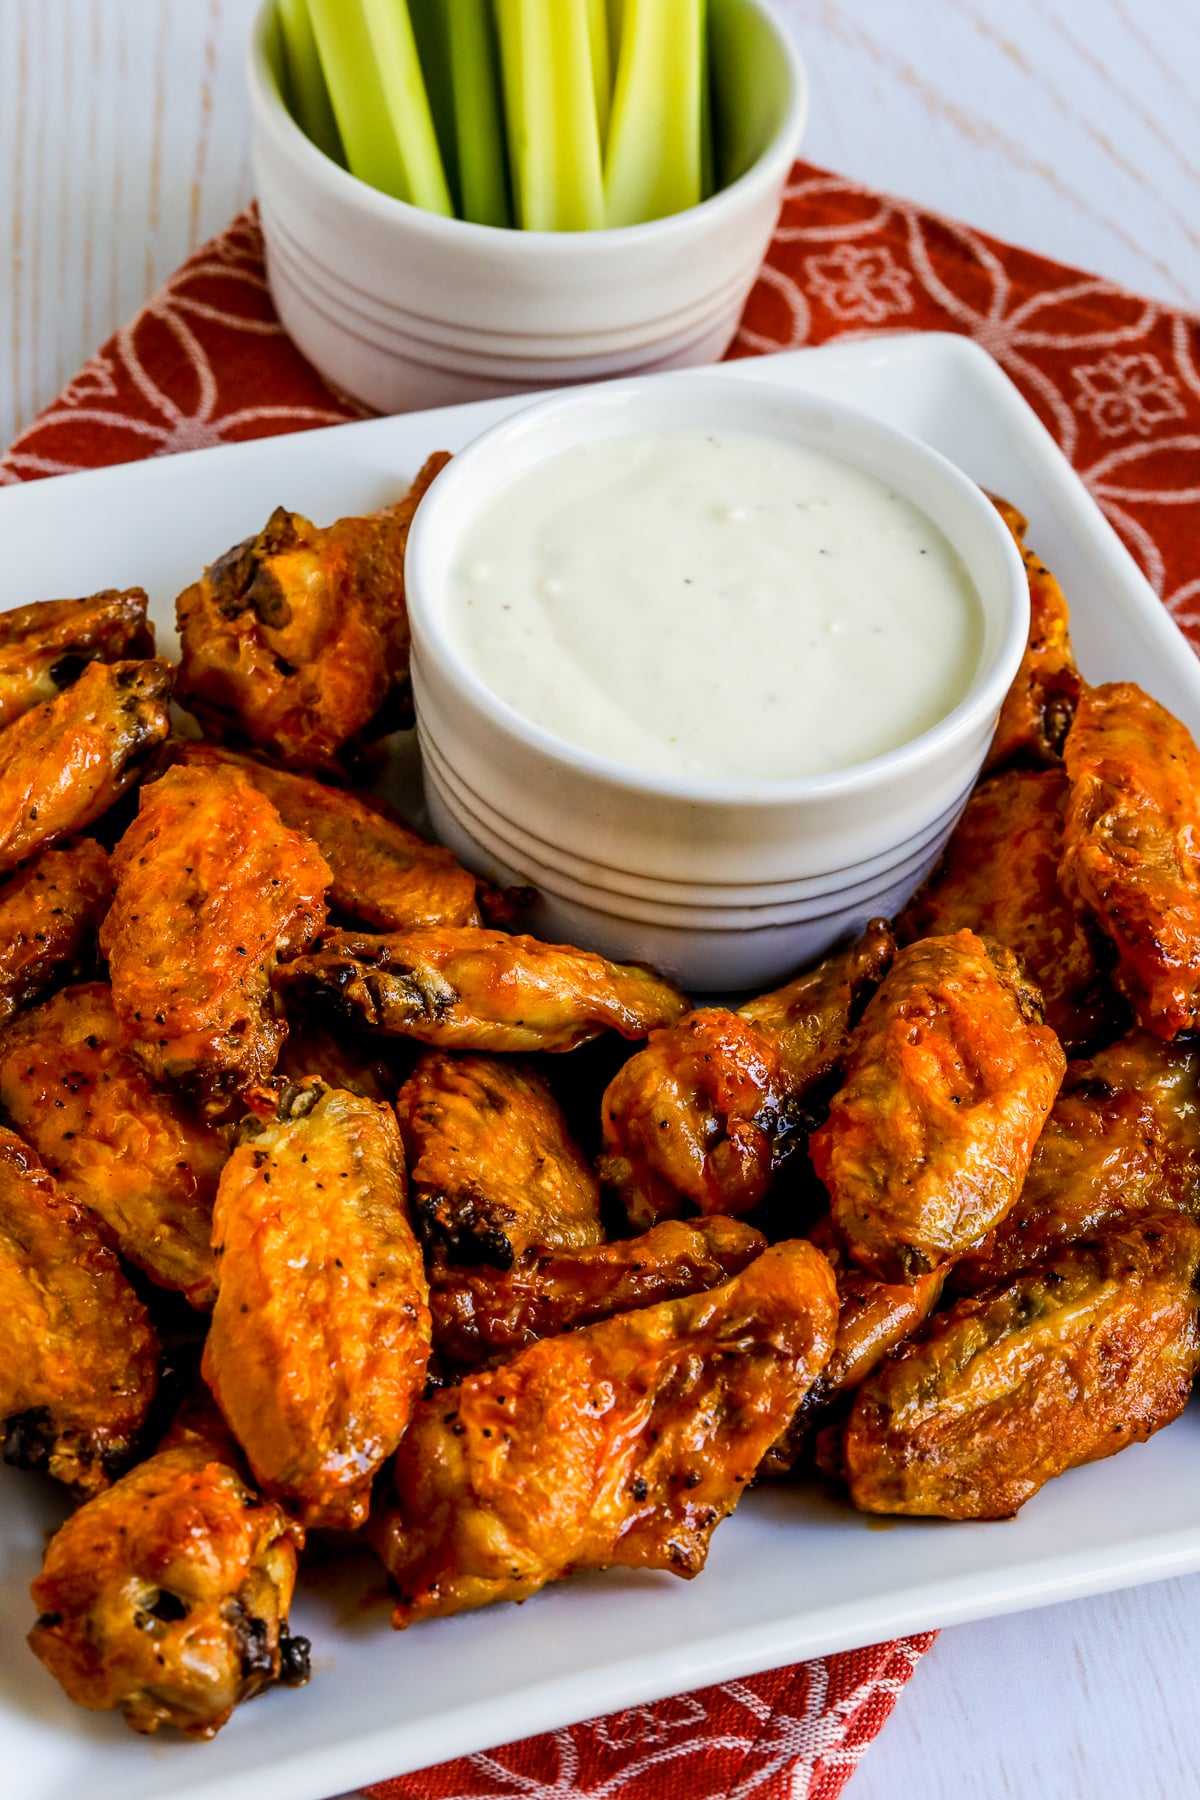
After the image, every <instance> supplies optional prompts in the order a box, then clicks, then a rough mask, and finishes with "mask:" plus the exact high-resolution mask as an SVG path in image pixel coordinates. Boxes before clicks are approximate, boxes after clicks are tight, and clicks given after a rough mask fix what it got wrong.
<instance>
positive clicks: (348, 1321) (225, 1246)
mask: <svg viewBox="0 0 1200 1800" xmlns="http://www.w3.org/2000/svg"><path fill="white" fill-rule="evenodd" d="M270 1098H272V1099H273V1097H270ZM263 1099H264V1101H266V1100H267V1099H268V1097H267V1096H265V1095H264V1096H263ZM213 1237H214V1242H215V1244H216V1245H217V1255H218V1258H219V1262H220V1269H221V1285H220V1289H219V1291H218V1294H217V1304H216V1308H215V1310H214V1312H213V1322H212V1329H211V1331H210V1332H209V1335H208V1340H207V1343H206V1344H205V1349H204V1376H205V1380H206V1381H207V1382H208V1383H209V1386H210V1387H211V1388H212V1390H213V1392H214V1394H215V1395H216V1397H217V1400H218V1403H219V1404H220V1407H221V1411H222V1412H223V1413H224V1415H225V1417H226V1419H227V1420H228V1421H229V1424H230V1426H231V1427H232V1429H233V1431H234V1432H235V1433H236V1435H237V1439H238V1442H239V1443H240V1444H241V1446H242V1448H243V1449H244V1451H245V1453H246V1458H247V1460H248V1462H249V1464H250V1467H251V1468H252V1470H253V1471H254V1474H255V1477H256V1479H257V1480H258V1481H259V1482H260V1483H261V1484H262V1486H263V1488H264V1490H265V1491H266V1492H267V1493H270V1494H274V1495H275V1496H276V1497H277V1498H279V1499H280V1500H281V1501H283V1502H284V1504H286V1505H287V1506H288V1507H289V1509H290V1510H293V1511H294V1512H295V1513H296V1514H297V1516H298V1517H299V1518H300V1519H301V1520H302V1521H303V1523H304V1524H306V1525H327V1526H343V1527H348V1528H349V1527H353V1526H355V1525H360V1524H362V1523H363V1521H364V1520H365V1518H366V1516H367V1507H368V1504H369V1500H370V1492H371V1481H372V1478H373V1477H374V1475H375V1473H376V1471H377V1470H378V1469H379V1467H380V1465H381V1464H382V1463H383V1462H384V1460H385V1459H386V1458H387V1457H389V1456H390V1455H391V1453H392V1451H393V1450H394V1449H395V1448H396V1445H397V1443H398V1442H399V1441H400V1438H401V1436H402V1434H403V1432H404V1428H405V1426H406V1425H407V1423H408V1420H409V1416H410V1413H411V1411H412V1407H413V1403H414V1401H415V1400H416V1398H417V1396H418V1395H419V1394H420V1393H421V1391H422V1389H423V1387H424V1384H425V1365H426V1363H427V1361H428V1359H429V1348H430V1332H429V1306H428V1287H427V1284H426V1280H425V1270H424V1268H423V1266H422V1263H421V1253H420V1250H419V1248H418V1246H417V1242H416V1239H415V1237H414V1236H413V1231H412V1227H411V1225H410V1224H409V1218H408V1208H407V1204H406V1196H405V1178H404V1146H403V1144H402V1143H401V1141H400V1133H399V1130H398V1128H397V1126H396V1121H395V1118H394V1117H393V1115H392V1113H391V1111H390V1109H389V1108H387V1107H383V1106H377V1105H375V1104H374V1102H372V1101H370V1100H363V1099H361V1098H360V1097H359V1096H358V1095H356V1094H348V1093H344V1092H340V1091H339V1090H337V1089H335V1088H326V1087H325V1086H324V1085H323V1084H322V1083H320V1082H311V1083H309V1084H308V1085H307V1086H305V1087H302V1088H290V1089H285V1091H284V1093H283V1094H282V1095H281V1096H280V1098H279V1103H278V1109H277V1112H276V1114H275V1116H274V1117H273V1118H269V1119H259V1118H254V1119H251V1120H249V1121H247V1123H246V1124H245V1125H244V1126H243V1128H242V1137H241V1143H240V1144H239V1146H238V1148H237V1149H235V1150H234V1152H233V1155H232V1156H231V1158H230V1160H229V1163H228V1164H227V1166H226V1169H225V1172H224V1174H223V1175H222V1177H221V1186H220V1190H219V1192H218V1195H217V1205H216V1212H215V1216H214V1220H213Z"/></svg>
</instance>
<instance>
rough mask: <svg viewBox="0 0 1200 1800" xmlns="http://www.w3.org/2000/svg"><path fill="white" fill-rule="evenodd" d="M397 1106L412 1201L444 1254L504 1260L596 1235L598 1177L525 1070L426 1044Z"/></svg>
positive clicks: (537, 1079) (536, 1078)
mask: <svg viewBox="0 0 1200 1800" xmlns="http://www.w3.org/2000/svg"><path fill="white" fill-rule="evenodd" d="M396 1115H397V1117H398V1119H399V1121H400V1130H401V1132H402V1134H403V1137H404V1144H405V1149H406V1150H407V1152H408V1163H409V1171H410V1175H411V1179H412V1191H413V1210H414V1212H415V1213H416V1216H417V1219H418V1220H419V1222H420V1225H421V1228H422V1231H423V1233H424V1235H425V1238H426V1240H427V1242H429V1243H430V1244H431V1245H434V1246H436V1247H437V1249H438V1251H439V1253H440V1254H441V1255H442V1256H444V1257H446V1258H448V1259H449V1260H450V1261H452V1262H456V1261H457V1262H487V1263H491V1264H492V1265H493V1266H494V1267H496V1268H499V1269H506V1268H509V1267H510V1266H511V1265H512V1262H513V1260H514V1258H515V1257H518V1256H519V1255H520V1254H521V1253H522V1251H524V1250H526V1249H528V1248H529V1247H530V1246H531V1245H535V1244H536V1245H542V1246H545V1247H547V1248H551V1249H568V1250H580V1249H583V1248H584V1247H585V1246H586V1245H589V1244H599V1243H601V1242H602V1241H603V1237H604V1233H603V1231H602V1230H601V1228H600V1189H599V1186H598V1185H597V1182H596V1178H595V1176H594V1175H593V1174H592V1171H591V1169H590V1168H589V1166H588V1164H587V1162H586V1161H585V1160H584V1157H583V1155H582V1154H581V1152H580V1151H579V1150H578V1149H577V1148H576V1146H575V1145H574V1144H573V1143H572V1141H571V1138H570V1136H569V1134H568V1131H567V1124H566V1120H565V1119H564V1118H563V1115H562V1111H561V1109H560V1108H559V1106H558V1104H557V1102H556V1101H555V1099H554V1096H553V1095H552V1094H551V1092H550V1089H549V1088H548V1087H547V1085H546V1083H545V1081H544V1080H543V1079H542V1077H541V1076H540V1075H537V1074H535V1073H534V1072H533V1071H532V1070H530V1069H528V1068H525V1067H522V1065H521V1064H519V1063H514V1062H506V1061H504V1060H503V1059H501V1058H500V1057H490V1056H459V1057H454V1056H447V1055H445V1054H444V1053H443V1052H441V1051H432V1052H430V1053H429V1054H427V1055H425V1056H423V1057H422V1058H421V1060H420V1062H419V1063H418V1064H417V1066H416V1068H415V1069H414V1071H413V1073H412V1074H411V1075H410V1077H409V1079H408V1080H407V1081H406V1082H405V1084H404V1086H403V1087H402V1088H401V1090H400V1097H399V1099H398V1100H397V1102H396Z"/></svg>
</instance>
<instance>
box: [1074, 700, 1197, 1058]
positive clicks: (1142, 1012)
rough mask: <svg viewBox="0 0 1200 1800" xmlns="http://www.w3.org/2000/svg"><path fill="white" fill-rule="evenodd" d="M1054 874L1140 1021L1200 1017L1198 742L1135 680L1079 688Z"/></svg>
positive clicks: (1161, 1030)
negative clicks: (1092, 929) (1079, 908)
mask: <svg viewBox="0 0 1200 1800" xmlns="http://www.w3.org/2000/svg"><path fill="white" fill-rule="evenodd" d="M1065 754H1066V764H1067V774H1068V775H1069V777H1070V781H1071V791H1070V797H1069V799H1068V802H1067V812H1066V834H1065V853H1064V856H1063V865H1062V874H1063V881H1064V884H1065V886H1066V889H1067V892H1068V893H1069V894H1071V895H1072V896H1074V897H1077V898H1078V899H1079V900H1080V901H1081V902H1082V903H1083V905H1084V906H1086V907H1087V908H1088V909H1089V910H1090V911H1091V913H1092V914H1093V916H1094V917H1095V919H1096V922H1097V924H1098V925H1099V926H1100V929H1101V930H1102V931H1104V932H1106V933H1107V935H1108V936H1109V937H1110V938H1111V939H1112V941H1113V943H1114V944H1115V945H1116V948H1117V975H1116V980H1117V985H1118V986H1119V987H1120V988H1121V991H1122V992H1123V993H1124V994H1125V995H1126V997H1127V998H1128V1000H1129V1001H1130V1003H1131V1005H1132V1006H1133V1008H1134V1010H1135V1012H1136V1013H1137V1016H1138V1020H1139V1022H1140V1023H1141V1024H1142V1025H1146V1026H1148V1027H1149V1029H1150V1030H1151V1031H1156V1032H1157V1033H1158V1035H1159V1036H1160V1037H1164V1038H1171V1037H1175V1036H1176V1035H1177V1034H1178V1033H1179V1032H1181V1031H1194V1030H1195V1029H1196V1027H1197V1025H1200V750H1197V748H1196V745H1195V742H1194V741H1193V739H1192V736H1191V734H1190V733H1189V732H1188V731H1187V729H1186V728H1185V727H1184V726H1183V725H1181V724H1180V722H1179V720H1178V719H1175V718H1173V717H1172V716H1171V714H1170V713H1169V712H1168V711H1167V710H1166V708H1165V707H1163V706H1160V705H1159V704H1158V702H1157V701H1156V700H1152V699H1151V698H1150V696H1149V695H1148V694H1144V693H1143V692H1142V690H1141V688H1139V687H1135V686H1134V684H1133V683H1132V682H1129V681H1118V682H1110V683H1109V684H1108V685H1107V686H1105V687H1099V688H1092V689H1090V690H1089V692H1088V693H1087V694H1085V695H1084V697H1083V699H1082V700H1081V702H1080V705H1079V711H1078V713H1077V714H1076V717H1075V723H1074V725H1073V726H1072V727H1071V733H1070V736H1069V737H1068V738H1067V745H1066V752H1065Z"/></svg>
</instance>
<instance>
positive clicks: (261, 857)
mask: <svg viewBox="0 0 1200 1800" xmlns="http://www.w3.org/2000/svg"><path fill="white" fill-rule="evenodd" d="M113 872H114V875H115V877H116V894H115V897H114V899H113V904H112V910H111V912H110V913H109V914H108V917H107V918H106V919H105V921H104V925H103V928H102V930H101V933H100V947H101V949H102V950H103V951H104V954H105V955H106V956H107V957H108V962H109V970H110V973H111V976H112V989H113V1003H114V1005H115V1006H116V1009H117V1017H118V1019H119V1020H120V1022H121V1034H122V1039H123V1041H124V1043H125V1047H126V1048H127V1049H128V1050H130V1051H131V1052H132V1054H133V1055H134V1056H135V1057H136V1058H137V1060H138V1061H139V1062H140V1063H141V1065H142V1067H143V1068H144V1069H145V1070H146V1072H147V1074H149V1075H150V1076H152V1077H153V1078H154V1079H155V1080H156V1081H172V1082H177V1083H179V1084H180V1085H181V1086H183V1087H185V1088H187V1089H188V1090H190V1091H194V1092H195V1093H196V1094H198V1095H199V1096H200V1097H201V1099H202V1100H203V1102H204V1103H205V1105H206V1107H208V1108H209V1109H210V1110H211V1111H213V1112H214V1113H219V1112H220V1111H222V1110H223V1109H225V1108H226V1107H227V1105H228V1102H229V1099H230V1096H231V1095H233V1094H236V1093H238V1092H239V1091H240V1090H241V1089H242V1088H244V1087H247V1086H249V1085H251V1084H253V1083H255V1082H261V1081H265V1080H266V1079H267V1077H268V1076H269V1075H270V1073H271V1071H272V1069H273V1068H274V1067H275V1061H276V1058H277V1057H278V1055H279V1046H280V1045H281V1044H282V1042H283V1039H284V1037H285V1036H286V1035H287V1021H286V1020H285V1018H284V1017H283V1013H282V1010H281V1008H280V1007H279V1005H278V1003H277V1001H276V1000H275V996H274V994H273V992H272V989H271V971H272V969H273V968H274V966H275V964H276V963H277V962H278V961H279V959H280V958H281V957H283V956H288V955H294V954H295V953H296V952H297V951H299V950H305V949H307V948H308V946H309V944H311V943H312V942H313V940H314V938H315V937H316V936H317V934H318V933H319V932H320V930H321V927H322V925H323V924H324V922H325V901H324V894H325V889H326V888H327V887H328V885H329V869H328V867H327V865H326V863H325V861H324V858H323V857H322V856H321V855H320V853H319V852H318V851H317V849H316V847H315V845H313V844H312V843H310V842H309V840H308V838H306V837H301V836H300V834H299V833H298V832H295V831H290V830H288V828H287V827H286V826H285V825H284V824H283V823H282V821H281V820H280V817H279V814H278V813H277V812H276V811H275V808H274V807H273V806H272V805H271V803H270V801H269V800H267V799H266V798H265V797H264V796H263V795H262V794H260V793H259V792H258V791H257V789H255V788H252V787H251V786H250V785H249V783H248V782H246V781H244V780H243V779H242V778H241V776H240V775H238V774H237V773H236V772H235V771H233V770H231V769H182V768H174V769H168V771H167V773H166V774H165V775H163V776H162V777H161V778H160V779H159V780H158V781H155V782H152V783H151V784H150V786H149V787H147V788H145V789H144V790H143V792H142V795H141V804H140V807H139V809H138V816H137V818H136V819H135V820H134V822H133V824H132V825H131V826H130V827H129V830H128V831H127V832H126V833H125V835H124V837H123V838H122V839H121V841H120V843H119V844H118V845H117V848H116V850H115V852H114V853H113Z"/></svg>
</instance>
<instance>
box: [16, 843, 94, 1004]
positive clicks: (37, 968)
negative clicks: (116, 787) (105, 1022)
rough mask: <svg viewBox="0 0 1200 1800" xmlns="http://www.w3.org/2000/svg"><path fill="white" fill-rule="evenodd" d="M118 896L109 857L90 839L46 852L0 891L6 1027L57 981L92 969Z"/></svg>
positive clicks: (88, 973)
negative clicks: (114, 895)
mask: <svg viewBox="0 0 1200 1800" xmlns="http://www.w3.org/2000/svg"><path fill="white" fill-rule="evenodd" d="M111 899H112V874H111V871H110V869H109V863H108V855H107V852H106V851H104V850H103V849H102V848H101V847H100V845H99V844H95V843H93V842H92V841H91V839H90V838H80V839H79V841H78V842H77V843H68V844H64V845H63V846H62V848H61V849H59V850H43V851H42V852H41V854H40V855H39V856H35V857H34V858H33V859H32V861H30V862H27V863H26V864H25V866H24V867H23V868H20V869H18V870H17V872H16V874H15V875H10V876H9V878H8V880H7V881H6V882H5V883H4V885H3V886H2V887H0V1025H2V1024H4V1023H6V1021H7V1020H9V1019H11V1018H12V1016H13V1014H14V1013H18V1012H20V1010H21V1008H22V1007H23V1006H28V1005H30V1004H31V1002H32V1001H34V1000H37V999H38V998H39V997H40V996H41V995H42V994H44V993H45V992H46V990H47V989H48V988H50V987H51V986H53V985H54V983H55V982H61V981H71V980H76V981H77V980H79V978H80V977H81V976H83V975H90V974H91V973H92V972H93V969H94V965H95V961H96V933H97V931H98V930H99V928H100V921H101V919H102V918H103V917H104V915H105V913H106V912H107V911H108V905H109V901H110V900H111Z"/></svg>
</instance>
